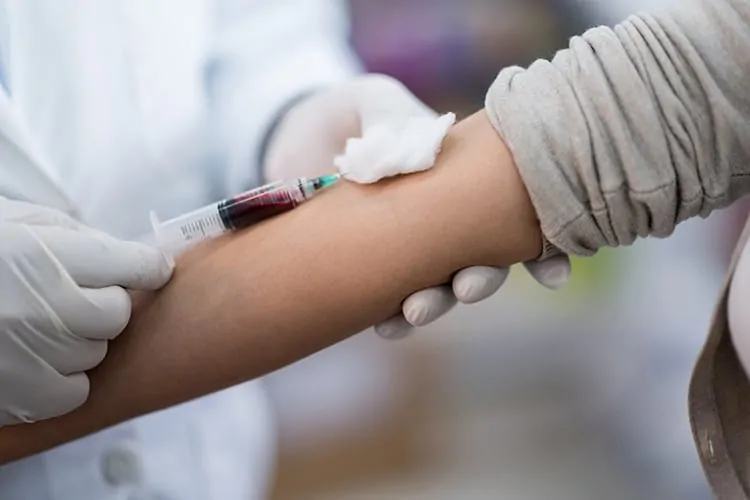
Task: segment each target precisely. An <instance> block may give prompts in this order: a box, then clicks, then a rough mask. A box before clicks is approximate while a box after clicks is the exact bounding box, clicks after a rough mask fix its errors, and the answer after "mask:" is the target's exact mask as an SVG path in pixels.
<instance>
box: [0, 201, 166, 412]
mask: <svg viewBox="0 0 750 500" xmlns="http://www.w3.org/2000/svg"><path fill="white" fill-rule="evenodd" d="M172 267H173V266H172V263H171V261H170V260H169V259H168V258H167V257H165V256H164V255H163V254H162V253H161V252H159V251H158V250H154V249H152V248H150V247H147V246H144V245H141V244H138V243H130V242H124V241H119V240H117V239H115V238H112V237H110V236H108V235H106V234H104V233H101V232H99V231H96V230H94V229H91V228H88V227H86V226H83V225H82V224H80V223H78V222H76V221H74V220H73V219H71V218H70V217H68V216H67V215H65V214H63V213H61V212H58V211H56V210H53V209H50V208H46V207H41V206H38V205H32V204H29V203H24V202H17V201H11V200H7V199H5V198H0V426H2V425H10V424H17V423H21V422H30V421H35V420H42V419H47V418H51V417H55V416H58V415H61V414H64V413H67V412H69V411H71V410H73V409H75V408H76V407H78V406H80V405H81V404H82V403H83V402H84V401H85V400H86V399H87V397H88V393H89V381H88V377H87V376H86V373H85V371H86V370H89V369H91V368H93V367H95V366H96V365H98V364H99V363H100V362H101V361H102V360H103V359H104V356H105V354H106V352H107V342H108V341H109V340H111V339H113V338H115V337H116V336H117V335H118V334H120V332H122V330H123V329H124V328H125V326H126V325H127V323H128V321H129V319H130V307H131V303H130V296H129V295H128V293H127V292H126V291H125V289H124V288H123V287H125V288H130V289H137V290H155V289H158V288H160V287H162V286H163V285H164V284H165V283H166V282H167V281H168V280H169V278H170V276H171V275H172Z"/></svg>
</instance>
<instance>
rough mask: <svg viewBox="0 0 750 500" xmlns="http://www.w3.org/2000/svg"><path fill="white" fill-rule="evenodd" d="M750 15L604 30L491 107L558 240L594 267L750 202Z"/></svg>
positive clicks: (682, 15) (511, 87) (729, 13)
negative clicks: (613, 249) (747, 198)
mask: <svg viewBox="0 0 750 500" xmlns="http://www.w3.org/2000/svg"><path fill="white" fill-rule="evenodd" d="M749 53H750V3H749V2H747V1H745V0H686V1H684V2H677V3H676V4H675V5H674V7H673V8H671V9H669V10H665V11H662V12H655V13H653V14H643V15H638V16H633V17H631V18H629V19H628V20H627V21H625V22H623V23H621V24H620V25H618V26H617V27H615V28H614V29H609V28H605V27H601V28H596V29H593V30H590V31H589V32H587V33H585V34H584V35H583V36H581V37H576V38H574V39H573V40H572V41H571V44H570V47H569V48H568V49H567V50H563V51H560V52H559V53H558V54H557V55H556V56H555V57H554V58H553V59H552V60H550V61H538V62H536V63H534V64H533V65H531V66H530V67H529V68H528V70H522V69H520V68H509V69H506V70H504V71H503V72H502V73H500V75H499V77H498V79H497V80H496V82H495V84H494V85H493V87H492V89H491V90H490V92H489V93H488V96H487V109H488V112H489V114H490V116H491V118H492V121H493V123H494V124H495V126H496V127H497V129H498V131H499V132H500V133H501V134H502V135H503V137H504V139H505V140H506V142H507V144H508V146H509V148H510V149H511V151H512V152H513V155H514V158H515V161H516V163H517V165H518V168H519V171H520V173H521V175H522V177H523V179H524V182H525V184H526V186H527V188H528V190H529V193H530V195H531V198H532V201H533V203H534V205H535V208H536V210H537V213H538V215H539V218H540V221H541V225H542V229H543V231H544V233H545V235H546V236H547V237H548V238H549V239H550V240H551V241H552V242H553V243H555V244H556V245H557V246H558V247H560V248H561V249H562V250H564V251H565V252H568V253H574V254H579V255H590V254H591V253H593V252H594V251H596V250H597V249H598V248H600V247H602V246H619V245H628V244H630V243H632V242H633V241H634V239H635V238H636V237H646V236H659V237H664V236H667V235H669V234H671V233H672V231H673V230H674V228H675V226H676V225H677V224H678V223H680V222H682V221H684V220H686V219H688V218H691V217H695V216H697V215H702V216H706V215H708V214H709V213H710V212H711V211H713V210H715V209H717V208H721V207H724V206H726V205H728V204H730V203H732V202H734V201H735V200H737V199H738V198H739V197H740V196H741V195H744V194H747V193H748V192H750V126H748V123H750V91H749V90H748V89H749V88H750V87H748V84H747V82H748V80H749V79H750V64H749V63H748V62H749V61H750V59H749V58H748V54H749Z"/></svg>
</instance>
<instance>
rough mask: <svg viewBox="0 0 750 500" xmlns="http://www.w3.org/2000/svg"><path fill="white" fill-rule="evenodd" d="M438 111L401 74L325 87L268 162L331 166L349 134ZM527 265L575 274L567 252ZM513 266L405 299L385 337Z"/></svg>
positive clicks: (463, 274) (485, 288)
mask: <svg viewBox="0 0 750 500" xmlns="http://www.w3.org/2000/svg"><path fill="white" fill-rule="evenodd" d="M419 116H436V114H435V112H434V111H432V110H431V109H430V108H428V107H427V106H426V105H425V104H424V103H422V102H421V101H419V99H417V98H416V97H415V96H414V95H413V94H412V93H411V92H409V91H408V90H407V89H406V87H404V86H403V85H402V84H401V83H400V82H398V81H397V80H395V79H393V78H390V77H387V76H383V75H366V76H362V77H358V78H354V79H353V80H351V81H349V82H347V83H344V84H342V85H339V86H336V87H333V88H329V89H325V90H322V91H319V92H317V93H315V94H312V95H311V96H309V97H307V98H305V99H304V100H302V101H301V102H300V103H298V104H297V105H295V106H294V107H293V108H292V109H291V110H290V111H289V112H288V113H287V114H286V115H285V117H284V119H283V120H282V121H281V123H280V124H279V127H278V128H277V130H276V132H275V134H274V137H273V138H272V140H271V142H270V144H269V147H268V151H267V155H266V163H265V175H266V177H267V180H269V181H273V180H280V179H291V178H296V177H302V176H309V175H316V174H321V173H325V172H329V171H331V169H332V166H333V159H334V158H335V157H336V156H338V155H340V154H341V153H342V152H343V151H344V148H345V145H346V141H347V139H349V138H353V137H360V136H361V135H362V134H363V133H364V131H366V130H368V128H369V127H372V126H373V125H376V124H377V125H379V124H388V123H399V122H403V121H404V120H407V119H408V118H410V117H419ZM525 266H526V269H528V271H529V272H530V273H531V275H532V276H533V277H534V279H536V280H537V281H538V282H539V283H541V284H542V285H544V286H546V287H548V288H553V289H555V288H559V287H561V286H563V285H564V284H565V283H567V281H568V278H569V276H570V261H569V260H568V258H567V257H566V256H559V257H553V258H551V259H548V260H546V261H544V262H529V263H527V264H525ZM507 275H508V269H496V268H490V267H471V268H468V269H464V270H462V271H460V272H459V273H457V274H456V276H455V277H454V279H453V283H452V284H447V285H445V286H442V287H435V288H430V289H427V290H422V291H420V292H417V293H415V294H413V295H411V296H410V297H409V298H407V299H406V300H405V301H404V304H403V308H402V314H400V315H398V316H395V317H394V318H391V319H390V320H388V321H386V322H384V323H382V324H380V325H377V326H376V327H375V330H376V331H377V332H378V334H379V335H380V336H382V337H384V338H402V337H405V336H406V335H408V334H409V333H410V331H411V330H412V327H414V326H423V325H427V324H429V323H431V322H433V321H435V320H436V319H437V318H439V317H440V316H442V315H444V314H445V313H447V312H448V311H449V310H450V309H451V308H452V307H453V306H454V305H455V304H456V303H457V302H462V303H465V304H471V303H474V302H478V301H481V300H483V299H486V298H487V297H489V296H490V295H492V294H494V293H495V292H496V291H497V290H498V289H499V288H500V286H501V285H502V284H503V282H504V281H505V278H506V277H507Z"/></svg>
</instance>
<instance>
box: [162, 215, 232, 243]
mask: <svg viewBox="0 0 750 500" xmlns="http://www.w3.org/2000/svg"><path fill="white" fill-rule="evenodd" d="M152 225H153V228H154V233H155V235H156V240H157V241H158V243H159V245H160V246H161V247H175V246H188V245H191V244H193V243H197V242H199V241H202V240H205V239H209V238H213V237H216V236H219V235H221V234H223V233H226V232H227V231H228V230H229V228H227V227H225V226H224V223H223V222H222V220H221V216H220V215H219V210H218V208H217V206H216V205H209V206H206V207H202V208H199V209H197V210H193V211H192V212H188V213H186V214H183V215H181V216H179V217H175V218H174V219H170V220H167V221H164V222H160V221H158V220H156V219H155V218H154V216H153V214H152Z"/></svg>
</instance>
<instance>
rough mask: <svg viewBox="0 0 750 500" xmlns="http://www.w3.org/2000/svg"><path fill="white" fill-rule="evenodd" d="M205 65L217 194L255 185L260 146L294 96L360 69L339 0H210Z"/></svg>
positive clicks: (259, 177) (346, 12)
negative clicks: (218, 167)
mask: <svg viewBox="0 0 750 500" xmlns="http://www.w3.org/2000/svg"><path fill="white" fill-rule="evenodd" d="M213 14H214V19H213V21H214V26H213V38H212V43H211V49H210V53H209V57H208V60H207V66H206V88H207V93H208V100H209V119H208V122H209V127H210V131H209V133H210V135H211V137H212V148H213V150H214V155H213V156H214V159H215V160H216V162H217V163H218V164H219V165H222V169H223V170H222V171H221V172H220V175H221V177H222V182H221V186H220V188H221V189H222V190H224V191H225V193H223V195H230V194H236V193H238V192H240V191H242V190H245V189H248V188H249V187H251V186H253V185H256V184H258V183H260V182H262V179H261V168H260V167H261V165H260V161H261V158H260V157H261V149H262V148H263V146H264V143H265V140H266V136H267V135H268V134H269V132H270V131H271V129H272V127H273V125H274V123H275V122H276V120H277V119H278V118H279V117H280V115H281V114H282V113H283V111H284V110H285V109H286V107H287V106H288V105H289V104H291V103H292V102H294V100H295V99H297V98H299V97H301V96H303V95H305V94H306V93H308V92H312V91H314V90H316V89H318V88H321V87H325V86H328V85H331V84H334V83H337V82H340V81H342V80H344V79H346V78H348V77H350V76H352V75H353V74H355V73H356V72H358V71H359V62H358V60H357V58H356V56H355V55H354V52H353V50H352V49H351V47H350V45H349V41H348V34H349V23H348V11H347V8H346V3H345V2H343V1H341V0H217V1H216V2H215V4H214V12H213Z"/></svg>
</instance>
